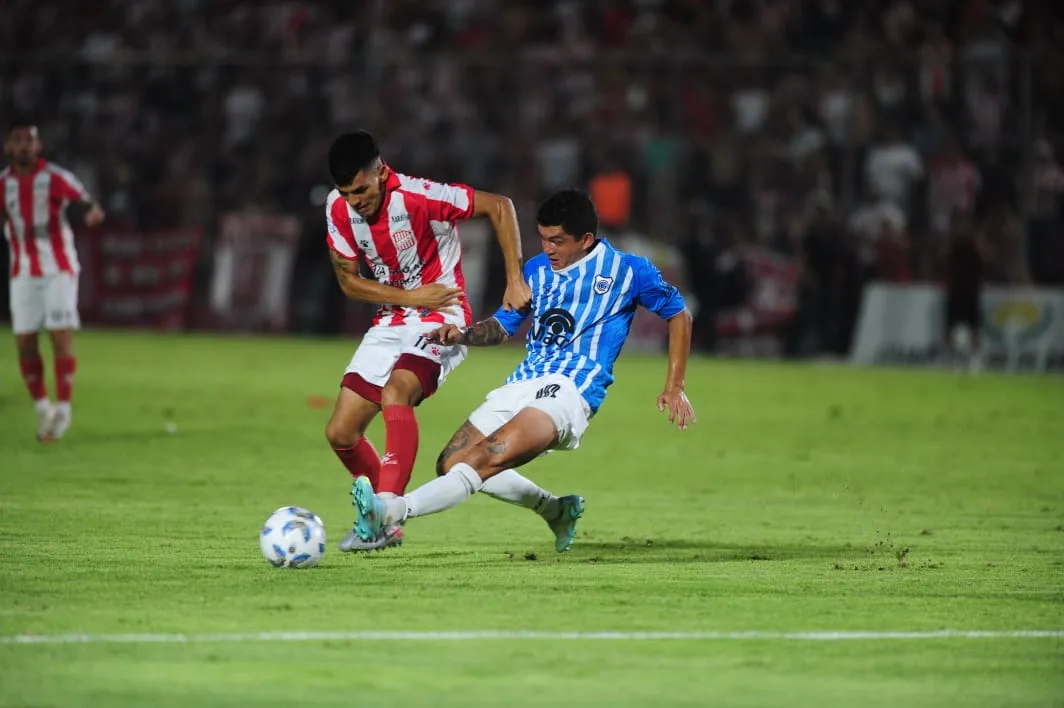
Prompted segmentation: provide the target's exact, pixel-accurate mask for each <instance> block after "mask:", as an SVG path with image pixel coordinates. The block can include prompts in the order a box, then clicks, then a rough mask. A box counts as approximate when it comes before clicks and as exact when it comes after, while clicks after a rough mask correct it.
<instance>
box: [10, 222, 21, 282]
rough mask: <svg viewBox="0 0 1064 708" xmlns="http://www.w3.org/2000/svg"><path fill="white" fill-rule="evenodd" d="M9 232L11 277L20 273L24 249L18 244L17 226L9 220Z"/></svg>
mask: <svg viewBox="0 0 1064 708" xmlns="http://www.w3.org/2000/svg"><path fill="white" fill-rule="evenodd" d="M8 233H10V234H11V277H12V278H14V277H15V276H16V275H18V271H19V267H20V266H21V265H22V249H21V248H20V247H19V245H18V234H16V233H15V227H14V226H12V225H11V224H10V222H8Z"/></svg>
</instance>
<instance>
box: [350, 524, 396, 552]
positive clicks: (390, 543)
mask: <svg viewBox="0 0 1064 708" xmlns="http://www.w3.org/2000/svg"><path fill="white" fill-rule="evenodd" d="M401 545H403V528H402V527H401V526H389V527H388V528H386V529H384V533H383V534H381V535H380V536H378V537H377V538H374V539H373V540H372V541H363V540H362V539H361V538H359V537H358V534H357V533H355V530H354V529H351V530H350V531H348V532H347V535H346V536H344V538H343V540H342V541H340V550H341V551H343V552H345V553H368V552H370V551H382V550H384V549H385V548H392V547H394V546H401Z"/></svg>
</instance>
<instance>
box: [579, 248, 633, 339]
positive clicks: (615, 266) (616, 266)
mask: <svg viewBox="0 0 1064 708" xmlns="http://www.w3.org/2000/svg"><path fill="white" fill-rule="evenodd" d="M610 255H611V256H612V257H613V263H611V264H610V275H609V278H610V280H612V281H613V282H616V281H617V271H618V270H620V267H621V255H620V254H619V253H617V252H616V251H614V252H613V253H611V254H610ZM631 278H632V271H630V270H629V271H628V277H627V278H626V279H625V288H624V290H622V291H621V294H622V295H623V294H624V293H625V292H626V291H627V289H628V288H627V286H628V285H629V284H630V283H631ZM588 302H589V307H590V303H591V300H590V299H589V300H588ZM609 303H610V299H609V298H607V297H604V298H602V304H601V305H599V310H598V314H596V315H595V322H597V323H598V324H597V325H595V329H594V332H593V333H592V335H591V349H590V351H589V352H588V356H589V357H590V358H591V359H594V358H595V355H596V354H597V353H598V343H599V337H601V336H602V328H603V327H604V326H605V321H604V320H603V319H602V316H603V314H605V312H606V305H608V304H609ZM581 334H582V333H581Z"/></svg>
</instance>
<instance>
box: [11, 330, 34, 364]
mask: <svg viewBox="0 0 1064 708" xmlns="http://www.w3.org/2000/svg"><path fill="white" fill-rule="evenodd" d="M15 347H16V348H17V349H18V358H19V359H34V358H36V357H37V356H39V355H40V349H39V348H38V347H37V334H36V333H34V334H18V335H15Z"/></svg>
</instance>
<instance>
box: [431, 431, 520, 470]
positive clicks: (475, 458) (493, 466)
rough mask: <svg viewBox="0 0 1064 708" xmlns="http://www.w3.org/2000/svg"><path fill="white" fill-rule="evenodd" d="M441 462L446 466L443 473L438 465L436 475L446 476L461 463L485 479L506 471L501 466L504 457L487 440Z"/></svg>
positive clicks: (438, 464)
mask: <svg viewBox="0 0 1064 708" xmlns="http://www.w3.org/2000/svg"><path fill="white" fill-rule="evenodd" d="M441 461H442V462H443V465H445V466H444V467H443V468H442V471H441V465H440V463H439V462H438V463H437V465H436V474H446V473H447V472H448V471H449V470H450V469H451V468H452V467H454V466H455V465H457V464H459V463H465V464H467V465H469V466H470V467H472V468H473V469H475V470H476V471H477V473H478V474H480V476H481V477H483V478H485V479H487V478H488V477H490V476H491V475H493V474H495V473H496V472H498V471H500V470H502V469H505V466H500V465H502V463H503V462H504V460H503V458H502V456H501V455H500V454H499V453H498V452H497V451H496V450H493V449H492V442H491V441H490V440H488V439H487V438H485V439H484V440H481V441H480V442H478V443H476V444H475V445H470V446H469V447H467V448H465V449H464V450H461V451H459V452H457V453H455V454H453V455H451V456H450V457H448V458H447V459H446V460H443V459H442V456H441Z"/></svg>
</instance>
